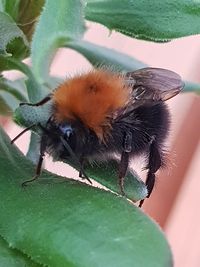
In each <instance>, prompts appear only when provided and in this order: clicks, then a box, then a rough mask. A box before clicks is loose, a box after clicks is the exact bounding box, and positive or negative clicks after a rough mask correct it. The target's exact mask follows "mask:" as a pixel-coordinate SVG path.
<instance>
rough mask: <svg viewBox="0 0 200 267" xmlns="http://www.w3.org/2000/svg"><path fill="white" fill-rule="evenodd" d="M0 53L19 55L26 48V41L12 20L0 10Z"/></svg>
mask: <svg viewBox="0 0 200 267" xmlns="http://www.w3.org/2000/svg"><path fill="white" fill-rule="evenodd" d="M0 25H1V27H0V54H3V55H6V56H8V55H9V54H12V55H13V56H14V57H17V58H19V57H21V53H23V51H24V50H26V49H28V42H27V39H26V37H25V35H24V34H23V32H22V31H21V30H20V28H19V27H18V26H17V25H16V23H15V22H14V20H13V19H12V18H11V17H10V16H9V15H8V14H6V13H3V12H0Z"/></svg>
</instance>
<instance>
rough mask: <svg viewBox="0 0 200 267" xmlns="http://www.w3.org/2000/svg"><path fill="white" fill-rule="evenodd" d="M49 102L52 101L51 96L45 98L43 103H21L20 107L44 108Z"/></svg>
mask: <svg viewBox="0 0 200 267" xmlns="http://www.w3.org/2000/svg"><path fill="white" fill-rule="evenodd" d="M49 100H51V94H49V95H47V96H46V97H45V98H43V99H42V100H41V101H39V102H37V103H20V106H24V105H27V106H32V107H38V106H42V105H44V104H45V103H47V102H48V101H49Z"/></svg>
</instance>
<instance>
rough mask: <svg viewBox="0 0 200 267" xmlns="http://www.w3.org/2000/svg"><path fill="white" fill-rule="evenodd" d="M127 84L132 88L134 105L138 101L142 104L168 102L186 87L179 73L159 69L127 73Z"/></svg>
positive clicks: (145, 69)
mask: <svg viewBox="0 0 200 267" xmlns="http://www.w3.org/2000/svg"><path fill="white" fill-rule="evenodd" d="M125 82H126V83H127V85H128V86H130V87H131V88H132V98H133V99H132V100H133V104H134V102H135V103H136V102H137V101H139V102H141V103H145V102H148V103H149V102H154V101H166V100H168V99H170V98H172V97H174V96H175V95H177V94H178V93H179V92H180V91H181V90H182V88H183V87H184V83H183V81H182V79H181V77H180V76H179V75H178V74H177V73H175V72H173V71H170V70H166V69H159V68H144V69H140V70H137V71H134V72H127V73H126V75H125ZM138 104H139V103H138ZM136 106H138V105H137V104H136Z"/></svg>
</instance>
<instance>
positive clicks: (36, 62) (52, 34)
mask: <svg viewBox="0 0 200 267" xmlns="http://www.w3.org/2000/svg"><path fill="white" fill-rule="evenodd" d="M84 30H85V27H84V19H83V15H82V3H81V1H79V0H58V1H46V3H45V6H44V9H43V12H42V14H41V17H40V19H39V22H38V24H37V27H36V30H35V33H34V35H33V41H32V53H31V58H32V64H33V72H34V74H35V76H36V78H37V80H38V81H39V82H40V83H41V84H42V83H46V82H48V79H49V75H48V74H49V66H50V64H51V61H52V58H53V56H54V54H55V52H56V50H57V49H58V48H59V47H61V46H63V45H64V44H65V43H66V42H68V41H69V40H70V39H71V38H75V39H78V38H80V37H81V36H82V34H83V32H84Z"/></svg>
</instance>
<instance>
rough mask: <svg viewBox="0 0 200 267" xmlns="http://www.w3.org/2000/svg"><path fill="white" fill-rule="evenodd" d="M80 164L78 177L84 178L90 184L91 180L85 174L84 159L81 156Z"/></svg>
mask: <svg viewBox="0 0 200 267" xmlns="http://www.w3.org/2000/svg"><path fill="white" fill-rule="evenodd" d="M80 164H81V168H80V171H79V177H80V178H82V179H86V180H87V181H88V182H89V183H90V184H92V181H91V180H90V178H89V177H88V176H87V174H86V173H85V171H84V159H83V158H81V159H80Z"/></svg>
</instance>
